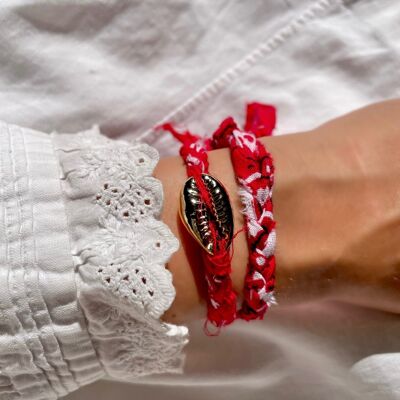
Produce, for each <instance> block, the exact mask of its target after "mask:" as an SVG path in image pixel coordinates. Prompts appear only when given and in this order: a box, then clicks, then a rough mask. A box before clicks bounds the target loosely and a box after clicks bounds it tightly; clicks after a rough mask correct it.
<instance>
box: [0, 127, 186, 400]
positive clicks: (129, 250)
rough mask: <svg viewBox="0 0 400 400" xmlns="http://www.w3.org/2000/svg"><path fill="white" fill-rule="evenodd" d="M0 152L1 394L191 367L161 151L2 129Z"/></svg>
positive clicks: (93, 133)
mask: <svg viewBox="0 0 400 400" xmlns="http://www.w3.org/2000/svg"><path fill="white" fill-rule="evenodd" d="M0 149H1V151H0V167H1V169H0V177H1V179H0V182H1V188H0V215H1V224H0V228H1V230H0V238H1V240H0V244H1V248H0V249H1V251H0V259H1V264H0V287H1V292H0V310H1V314H0V316H1V325H0V398H1V399H2V400H3V399H4V400H5V399H7V400H8V399H20V400H23V399H26V400H47V399H57V398H59V397H60V396H64V395H66V394H67V393H69V392H72V391H74V390H76V389H78V388H79V387H80V386H82V385H85V384H88V383H91V382H93V381H96V380H98V379H99V378H102V377H113V378H117V379H123V380H131V379H134V378H137V377H141V376H144V375H148V374H155V373H166V372H169V373H177V372H182V366H183V362H184V353H183V351H182V350H183V347H184V346H185V345H186V343H187V342H188V330H187V328H186V327H184V326H176V325H172V324H168V323H164V322H161V321H160V317H161V316H162V315H163V314H164V312H165V311H166V310H167V309H168V308H169V307H170V306H171V304H172V302H173V300H174V298H175V288H174V286H173V284H172V274H171V273H170V271H168V270H167V269H166V268H165V264H166V263H167V262H168V260H169V258H170V256H171V255H172V253H173V252H175V251H176V250H177V249H178V247H179V243H178V240H177V238H176V237H175V236H174V235H173V234H172V232H171V231H170V230H169V228H168V227H167V226H166V225H165V224H164V223H163V222H161V221H160V220H159V219H158V218H159V216H160V211H161V207H162V200H163V197H162V196H163V194H162V187H161V184H160V182H159V181H158V180H157V179H155V178H154V177H152V172H153V169H154V167H155V165H156V164H157V162H158V152H157V150H155V149H154V148H152V147H150V146H149V145H147V144H145V143H136V144H133V143H131V144H129V143H127V142H125V141H115V140H110V139H107V138H106V137H104V136H102V135H101V134H100V133H99V132H98V129H97V128H93V129H92V130H90V131H87V132H81V133H78V134H76V135H74V136H73V140H71V136H70V135H62V134H56V133H54V134H52V135H48V134H45V133H41V132H38V131H33V130H29V129H25V128H21V127H18V126H14V125H9V124H5V123H3V122H0Z"/></svg>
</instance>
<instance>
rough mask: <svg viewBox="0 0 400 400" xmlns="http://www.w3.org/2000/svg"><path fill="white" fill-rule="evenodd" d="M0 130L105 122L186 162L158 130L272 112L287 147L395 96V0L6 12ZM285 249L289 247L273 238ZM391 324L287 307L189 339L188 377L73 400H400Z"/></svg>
mask: <svg viewBox="0 0 400 400" xmlns="http://www.w3.org/2000/svg"><path fill="white" fill-rule="evenodd" d="M0 37H1V38H2V40H1V41H0V88H1V90H0V105H1V107H0V119H2V120H5V121H7V122H10V123H14V124H17V125H20V126H29V127H32V128H35V129H38V130H41V131H45V132H51V131H54V130H57V131H61V132H78V131H82V130H85V129H87V128H88V127H90V126H92V125H93V124H99V125H100V129H101V131H102V132H104V133H106V134H107V135H108V136H110V137H124V138H127V139H135V138H139V137H141V138H142V139H143V140H145V141H146V142H147V143H150V144H153V145H154V146H155V147H156V148H157V149H158V150H159V151H160V153H161V155H162V156H165V155H171V154H176V151H177V148H178V145H177V144H176V143H175V142H173V140H172V139H171V138H170V137H169V136H165V135H164V136H160V135H156V134H155V133H154V132H153V131H152V130H151V127H152V126H154V125H155V124H157V123H159V122H160V121H163V120H166V119H173V120H174V121H176V122H178V123H181V124H183V125H185V126H187V127H189V128H190V129H192V130H193V131H195V132H197V133H200V134H207V133H208V132H209V131H210V130H213V129H214V128H215V127H216V125H217V124H218V123H219V122H220V120H221V119H222V118H224V117H225V116H227V115H233V116H234V117H235V118H236V119H237V120H238V121H239V122H241V121H243V118H244V104H245V103H246V102H247V101H253V100H256V101H261V102H267V103H272V104H275V105H276V106H277V109H278V128H277V133H278V134H284V133H288V132H298V131H301V130H305V129H312V128H314V127H315V126H317V125H319V124H320V123H323V122H324V121H326V120H327V119H329V118H333V117H336V116H338V115H340V114H343V113H346V112H348V111H351V110H353V109H356V108H358V107H361V106H364V105H366V104H369V103H371V102H374V101H379V100H384V99H387V98H393V97H398V96H399V95H400V75H399V65H400V3H399V2H398V1H396V0H358V1H357V0H343V1H341V0H322V1H319V0H252V1H251V2H250V1H246V2H245V1H240V0H230V1H225V0H222V1H211V0H202V1H200V0H194V1H186V0H168V1H156V0H154V1H152V0H130V1H127V0H125V1H124V0H118V1H117V0H115V1H113V0H110V1H94V0H93V1H84V2H76V1H74V0H57V1H48V0H46V1H45V0H39V1H38V0H35V1H34V0H3V1H2V2H1V3H0ZM277 240H278V241H279V238H277ZM399 338H400V322H399V318H398V317H397V316H393V315H388V314H383V313H378V312H374V311H371V310H366V309H360V308H355V307H350V306H346V305H338V304H327V303H319V304H303V305H299V306H297V307H289V308H283V307H279V308H276V309H275V310H273V311H272V312H271V313H269V315H268V316H267V317H266V319H265V321H263V322H254V323H251V324H245V323H241V322H238V323H235V324H234V325H233V326H231V327H230V328H229V329H227V330H225V331H224V333H223V335H221V337H218V338H212V339H210V338H208V337H205V336H204V335H203V333H202V330H201V324H200V323H199V325H197V324H193V326H191V342H190V344H189V345H188V348H187V362H186V367H185V373H184V374H183V375H181V376H169V375H168V376H155V377H153V378H146V379H144V378H141V379H139V380H135V381H132V382H131V383H125V384H122V383H120V382H114V381H102V382H99V383H96V384H94V385H91V386H88V387H86V388H84V389H81V390H79V391H77V392H75V393H74V394H71V395H69V396H68V399H69V400H73V399H75V400H76V399H85V400H91V399H96V400H105V399H107V400H108V399H110V398H114V397H115V398H116V397H118V398H119V399H121V400H124V399H132V397H136V398H139V399H141V398H163V399H174V400H177V399H178V400H179V399H185V400H186V399H187V398H190V399H192V400H200V399H201V400H203V399H204V398H213V399H242V398H249V399H256V400H258V399H265V398H274V399H278V400H280V399H307V400H310V399H311V400H312V399H318V400H319V399H322V398H324V399H325V398H328V399H353V398H357V399H359V398H362V399H370V398H371V399H399V398H400V392H399V387H398V366H399V363H400V356H399V350H400V339H399Z"/></svg>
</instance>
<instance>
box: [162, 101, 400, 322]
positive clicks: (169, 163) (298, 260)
mask: <svg viewBox="0 0 400 400" xmlns="http://www.w3.org/2000/svg"><path fill="white" fill-rule="evenodd" d="M398 109H399V101H391V102H385V103H381V104H377V105H373V106H370V107H367V108H364V109H361V110H358V111H356V112H353V113H351V114H348V115H346V116H344V117H341V118H338V119H336V120H333V121H331V122H329V123H327V124H325V125H323V126H321V127H319V128H317V129H316V130H313V131H310V132H305V133H299V134H293V135H291V134H289V135H283V136H278V137H268V138H263V139H261V140H262V141H263V142H264V144H265V145H266V147H267V148H268V150H269V151H270V152H271V154H272V155H273V158H274V161H275V166H276V174H275V186H274V193H273V202H274V216H275V219H276V221H277V227H276V231H277V248H276V261H277V271H276V273H277V280H276V296H277V299H278V302H279V303H280V304H285V303H288V302H297V303H298V302H303V301H313V300H316V299H321V298H332V299H337V300H343V301H351V302H353V303H357V304H362V305H367V306H373V307H376V308H380V309H383V310H387V311H395V312H398V310H399V306H398V305H399V304H400V298H399V297H400V296H399V294H400V290H399V281H400V279H399V268H398V265H399V263H398V260H399V259H400V254H399V253H400V252H399V250H397V249H399V247H400V246H399V243H400V228H399V227H400V224H399V223H398V221H399V220H400V206H399V199H400V196H399V193H400V192H399V189H398V188H399V187H400V158H399V157H398V154H397V153H398V152H397V151H396V150H394V149H396V148H398V146H399V145H400V144H399V142H400V140H399V137H400V134H399V133H400V123H399V121H398V117H397V115H398ZM209 160H210V173H211V174H212V175H214V176H215V177H216V178H218V179H219V180H220V181H221V182H223V184H224V185H225V187H226V189H227V190H228V193H229V196H230V198H231V202H232V206H233V212H234V224H235V232H237V231H238V230H240V229H241V228H242V226H243V218H242V215H241V213H240V210H241V208H242V205H241V203H240V200H239V197H238V194H237V189H238V187H237V184H236V181H235V176H234V173H233V168H232V164H231V161H230V154H229V150H226V149H222V150H217V151H212V152H210V153H209ZM155 174H156V176H157V177H158V178H159V179H160V180H161V181H162V183H163V185H164V190H165V204H164V210H163V215H162V219H163V220H164V221H165V222H166V223H167V224H168V225H169V226H170V227H171V229H172V231H173V232H174V233H175V234H176V235H177V236H178V237H179V238H180V240H181V243H182V246H181V248H180V250H179V251H178V252H177V253H176V254H175V255H174V256H173V257H172V259H171V261H170V263H169V268H170V270H171V271H172V273H173V276H174V284H175V287H176V289H177V296H176V300H175V302H174V304H173V306H172V307H171V309H170V310H169V311H168V312H167V313H166V314H165V319H167V320H169V321H174V322H177V321H184V320H186V319H188V318H193V317H197V316H204V307H205V303H204V302H203V301H202V295H201V291H200V293H199V290H198V285H196V280H195V279H196V278H195V277H196V271H197V270H198V263H199V262H200V260H201V252H200V250H199V248H198V245H197V243H195V242H194V240H193V239H192V238H191V237H190V235H189V234H188V233H187V232H186V230H185V228H183V226H182V225H181V223H180V221H179V217H178V205H179V195H180V189H181V187H182V185H183V183H184V181H185V180H186V170H185V167H184V165H183V162H182V161H181V159H180V158H179V157H174V158H168V159H164V160H161V161H160V163H159V165H158V167H157V169H156V171H155ZM247 257H248V250H247V244H246V239H245V233H244V232H242V233H240V234H239V235H238V236H237V237H236V239H235V240H234V255H233V259H232V279H233V284H234V287H235V290H236V291H237V292H238V294H239V295H240V294H241V292H242V287H243V280H244V276H245V272H246V265H247ZM198 282H201V280H198ZM201 304H203V307H201V306H200V305H201Z"/></svg>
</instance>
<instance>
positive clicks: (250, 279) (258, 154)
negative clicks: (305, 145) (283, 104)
mask: <svg viewBox="0 0 400 400" xmlns="http://www.w3.org/2000/svg"><path fill="white" fill-rule="evenodd" d="M274 127H275V108H274V107H272V106H268V105H263V104H258V103H252V104H249V105H248V107H247V121H246V126H245V131H241V130H239V128H238V127H237V125H236V123H235V121H234V120H233V119H232V118H227V119H226V120H224V121H223V122H222V123H221V125H220V126H219V128H218V129H217V130H216V131H215V132H214V134H213V137H212V147H213V148H221V147H229V148H230V151H231V160H232V165H233V168H234V171H235V175H236V179H237V181H238V184H239V187H240V189H239V194H240V198H241V200H242V203H243V206H244V209H243V215H244V219H245V231H246V237H247V243H248V248H249V260H248V265H247V273H246V278H245V284H244V289H243V297H244V300H243V304H242V307H241V309H240V310H239V311H238V317H239V318H241V319H244V320H247V321H249V320H252V319H263V317H264V314H265V312H266V311H267V309H268V308H269V307H270V306H271V305H272V304H275V303H276V301H275V297H274V287H275V268H276V264H275V255H274V252H275V243H276V233H275V221H274V218H273V204H272V190H273V184H274V170H275V168H274V163H273V159H272V156H271V154H270V153H269V152H268V151H267V150H266V148H265V147H264V145H263V144H262V143H261V142H260V141H259V140H257V137H261V136H267V135H271V134H272V130H273V128H274Z"/></svg>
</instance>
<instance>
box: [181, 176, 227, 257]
mask: <svg viewBox="0 0 400 400" xmlns="http://www.w3.org/2000/svg"><path fill="white" fill-rule="evenodd" d="M201 178H202V180H203V182H204V185H205V187H206V188H207V190H208V193H209V194H210V198H211V201H212V207H211V209H210V208H209V207H208V206H207V204H206V203H205V202H204V201H203V200H202V198H201V195H200V191H199V188H198V187H197V184H196V181H195V179H194V178H193V177H191V178H189V179H188V180H187V181H186V182H185V185H184V186H183V189H182V193H181V207H180V216H181V219H182V221H183V223H184V225H185V227H186V228H187V230H188V231H189V232H190V233H191V234H192V236H193V237H194V238H195V239H196V240H197V241H198V242H199V244H200V245H201V246H202V247H203V248H204V250H206V251H207V252H208V253H209V254H214V243H213V239H212V235H211V230H210V226H211V224H212V225H213V226H214V228H215V230H216V232H217V235H218V238H217V245H218V242H219V240H218V239H219V238H221V239H225V240H226V243H227V244H226V248H228V247H229V246H230V244H231V242H232V235H233V215H232V208H231V205H230V202H229V197H228V193H227V192H226V190H225V188H224V187H223V186H222V184H221V183H220V182H219V181H218V180H217V179H215V178H213V177H212V176H211V175H208V174H201Z"/></svg>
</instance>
